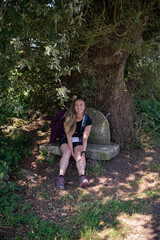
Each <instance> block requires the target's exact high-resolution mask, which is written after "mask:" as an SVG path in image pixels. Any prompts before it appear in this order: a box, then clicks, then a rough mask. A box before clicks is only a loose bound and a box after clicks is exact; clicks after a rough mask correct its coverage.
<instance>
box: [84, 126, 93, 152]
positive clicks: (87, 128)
mask: <svg viewBox="0 0 160 240" xmlns="http://www.w3.org/2000/svg"><path fill="white" fill-rule="evenodd" d="M91 127H92V125H89V126H86V127H85V130H84V133H83V147H82V151H86V149H87V140H88V137H89V134H90V131H91Z"/></svg>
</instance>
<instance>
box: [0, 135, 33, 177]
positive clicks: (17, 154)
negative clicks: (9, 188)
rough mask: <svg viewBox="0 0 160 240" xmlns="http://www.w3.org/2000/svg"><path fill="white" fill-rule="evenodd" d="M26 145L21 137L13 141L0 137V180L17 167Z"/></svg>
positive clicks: (26, 141)
mask: <svg viewBox="0 0 160 240" xmlns="http://www.w3.org/2000/svg"><path fill="white" fill-rule="evenodd" d="M28 144H29V143H28V140H27V138H26V137H25V136H23V135H21V136H19V137H18V138H15V139H12V138H11V137H2V136H0V179H3V177H6V176H7V174H8V173H10V172H11V169H13V168H14V169H15V168H16V167H18V166H19V161H20V159H22V157H23V156H24V155H23V154H24V152H23V150H24V146H27V145H28Z"/></svg>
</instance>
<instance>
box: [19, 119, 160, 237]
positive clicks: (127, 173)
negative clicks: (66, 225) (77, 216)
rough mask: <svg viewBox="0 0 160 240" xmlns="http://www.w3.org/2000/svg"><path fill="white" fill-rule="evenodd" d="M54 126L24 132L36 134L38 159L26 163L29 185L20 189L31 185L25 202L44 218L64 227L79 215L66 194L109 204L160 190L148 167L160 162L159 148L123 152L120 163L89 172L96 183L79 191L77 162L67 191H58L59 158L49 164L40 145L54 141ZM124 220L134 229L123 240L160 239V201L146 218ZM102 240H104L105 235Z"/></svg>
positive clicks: (112, 162)
mask: <svg viewBox="0 0 160 240" xmlns="http://www.w3.org/2000/svg"><path fill="white" fill-rule="evenodd" d="M49 123H50V122H49V121H46V120H43V119H38V120H37V121H36V122H32V123H31V124H29V125H28V126H25V127H23V129H24V130H25V131H28V132H29V134H31V135H32V140H33V142H32V144H31V146H30V149H31V151H32V155H29V156H27V157H26V158H25V159H24V160H23V161H22V162H21V163H20V164H21V167H22V169H25V170H28V171H29V175H28V178H27V179H28V180H26V179H25V180H24V179H23V180H22V179H19V180H17V182H18V184H19V185H24V184H25V183H27V182H28V183H29V187H28V190H27V193H26V194H25V195H24V196H23V198H24V199H25V200H27V201H28V203H29V204H30V205H31V206H32V209H33V210H34V211H35V212H36V213H37V214H38V215H39V216H40V217H41V218H42V219H45V220H49V221H51V222H55V221H56V222H57V223H59V224H61V223H62V222H63V218H64V217H65V218H69V217H70V216H73V215H74V213H75V207H73V206H72V204H66V203H65V204H64V202H63V201H62V202H61V201H59V199H60V196H61V195H66V194H70V195H71V196H73V197H74V199H77V201H78V199H79V197H78V196H79V194H80V193H82V192H84V193H86V194H90V195H92V196H94V199H101V200H104V201H105V200H108V199H111V198H112V199H113V198H118V199H121V200H124V201H127V200H128V199H131V198H132V197H133V198H134V197H138V198H140V199H143V197H144V192H147V191H149V190H151V189H152V190H153V189H155V190H156V189H158V188H159V187H160V182H159V180H160V176H159V173H157V171H152V170H149V169H148V168H147V166H148V165H149V164H151V163H152V162H153V161H156V162H159V163H160V148H158V147H157V148H144V149H133V150H129V151H121V152H120V154H119V155H118V156H116V157H115V158H114V159H112V160H109V161H107V162H105V163H103V166H101V168H100V170H99V171H98V170H97V171H89V170H87V175H88V178H89V181H90V186H89V187H88V188H87V189H81V188H79V184H78V172H77V169H76V166H75V162H74V161H73V160H71V161H70V165H69V167H68V169H67V172H66V176H65V181H66V191H61V192H60V191H58V190H57V189H56V187H55V180H56V177H57V175H58V170H59V158H58V157H57V158H56V159H55V160H54V161H53V162H50V163H47V162H45V161H43V158H44V157H43V156H41V154H40V151H39V145H40V144H43V143H46V142H49V132H47V133H46V132H42V126H44V124H49ZM92 168H93V166H92ZM95 168H96V166H95ZM93 170H95V169H93ZM31 173H32V174H31ZM119 220H120V221H121V223H123V224H124V225H127V226H128V227H129V228H130V231H128V232H127V233H126V235H125V237H124V238H123V239H125V240H141V239H143V240H150V239H154V240H158V239H160V198H153V199H152V202H151V204H150V208H149V209H148V210H147V212H145V214H139V215H136V218H128V217H125V216H120V217H119ZM100 239H104V238H103V231H102V232H101V233H100Z"/></svg>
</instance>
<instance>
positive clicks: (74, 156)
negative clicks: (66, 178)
mask: <svg viewBox="0 0 160 240" xmlns="http://www.w3.org/2000/svg"><path fill="white" fill-rule="evenodd" d="M72 157H73V158H74V160H76V158H77V157H76V155H75V154H74V152H72Z"/></svg>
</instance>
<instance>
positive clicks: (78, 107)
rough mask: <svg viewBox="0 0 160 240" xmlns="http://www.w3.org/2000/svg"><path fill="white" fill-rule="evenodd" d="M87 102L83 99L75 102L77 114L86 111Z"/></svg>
mask: <svg viewBox="0 0 160 240" xmlns="http://www.w3.org/2000/svg"><path fill="white" fill-rule="evenodd" d="M85 108H86V107H85V103H84V102H83V101H82V100H77V101H76V102H75V111H76V113H77V114H83V113H84V111H85Z"/></svg>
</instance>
